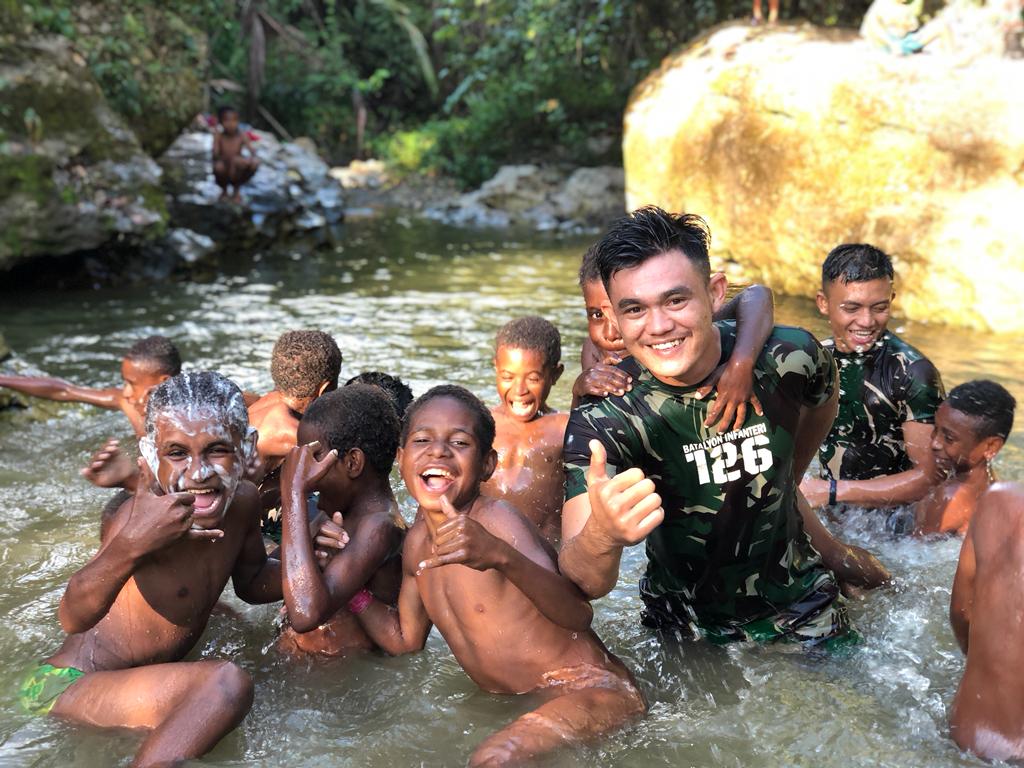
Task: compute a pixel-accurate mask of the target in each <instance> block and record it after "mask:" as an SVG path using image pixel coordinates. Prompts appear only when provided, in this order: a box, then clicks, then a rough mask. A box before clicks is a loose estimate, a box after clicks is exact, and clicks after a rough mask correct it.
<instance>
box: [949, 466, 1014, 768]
mask: <svg viewBox="0 0 1024 768" xmlns="http://www.w3.org/2000/svg"><path fill="white" fill-rule="evenodd" d="M1021 572H1024V486H1021V485H1020V484H1018V483H996V484H995V485H993V486H992V487H991V488H990V489H989V490H988V491H987V492H986V493H984V494H983V495H982V496H981V498H980V499H979V500H978V510H977V512H976V513H975V515H974V520H973V522H972V523H971V525H970V528H969V529H968V531H967V536H966V537H965V538H964V544H963V547H962V548H961V550H960V562H959V564H958V565H957V569H956V577H955V578H954V581H953V595H952V599H951V601H950V606H949V621H950V623H951V624H952V626H953V634H954V635H955V636H956V640H957V642H958V643H959V644H960V649H961V650H962V651H963V652H964V654H966V656H967V664H966V666H965V668H964V676H963V679H962V680H961V681H960V687H959V688H958V689H957V692H956V697H955V698H954V699H953V706H952V707H951V709H950V715H949V730H950V735H951V736H952V737H953V741H955V742H956V743H957V744H958V745H959V746H960V747H961V748H962V749H966V750H969V751H971V752H974V753H975V754H976V755H978V756H980V757H983V758H986V759H989V760H1006V761H1012V762H1018V761H1022V760H1024V643H1022V642H1021V640H1022V638H1024V625H1022V617H1024V592H1022V591H1021V589H1020V574H1021Z"/></svg>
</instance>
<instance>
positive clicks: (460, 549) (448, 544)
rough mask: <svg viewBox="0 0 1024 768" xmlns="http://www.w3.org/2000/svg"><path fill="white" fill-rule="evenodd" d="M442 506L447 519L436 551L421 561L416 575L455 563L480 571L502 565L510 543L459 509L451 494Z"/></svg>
mask: <svg viewBox="0 0 1024 768" xmlns="http://www.w3.org/2000/svg"><path fill="white" fill-rule="evenodd" d="M441 509H442V510H443V511H444V516H445V518H446V519H445V521H444V522H443V523H441V525H440V526H439V527H438V529H437V533H436V534H435V536H434V554H433V556H432V557H430V558H428V559H426V560H424V561H422V562H421V563H420V564H419V568H418V569H417V571H416V575H417V576H418V575H419V574H421V573H422V572H423V571H425V570H427V569H428V568H437V567H439V566H442V565H451V564H453V563H458V564H459V565H465V566H468V567H469V568H473V569H474V570H477V571H486V570H488V569H490V568H497V567H499V565H500V562H501V555H502V549H503V548H505V547H507V546H508V545H507V544H506V543H505V542H504V541H502V540H501V539H499V538H497V537H496V536H494V535H492V534H490V533H488V531H487V529H486V528H484V527H483V526H482V525H480V523H478V522H477V521H476V520H472V519H470V517H469V515H467V514H466V513H464V512H457V511H456V510H455V507H453V506H452V503H451V502H450V501H448V497H447V496H442V497H441Z"/></svg>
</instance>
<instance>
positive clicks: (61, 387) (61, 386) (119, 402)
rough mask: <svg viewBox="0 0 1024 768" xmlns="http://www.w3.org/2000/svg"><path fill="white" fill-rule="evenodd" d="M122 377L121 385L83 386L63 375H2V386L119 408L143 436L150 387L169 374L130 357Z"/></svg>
mask: <svg viewBox="0 0 1024 768" xmlns="http://www.w3.org/2000/svg"><path fill="white" fill-rule="evenodd" d="M121 377H122V378H123V379H124V385H123V386H122V387H121V388H116V387H109V388H106V389H95V388H93V387H80V386H78V385H77V384H72V383H71V382H69V381H64V380H63V379H55V378H42V377H35V376H0V387H10V388H11V389H14V390H16V391H18V392H24V393H26V394H28V395H32V396H33V397H42V398H45V399H47V400H57V401H61V402H71V403H88V404H89V405H95V406H99V407H100V408H109V409H111V410H120V411H121V412H122V413H123V414H124V415H125V416H127V417H128V421H130V422H131V425H132V429H134V430H135V434H136V436H141V435H142V433H143V421H144V419H145V411H146V401H147V400H148V399H149V393H150V390H152V389H153V387H155V386H156V385H158V384H160V383H161V382H163V381H165V380H166V379H168V378H170V377H169V376H168V375H167V374H166V373H160V372H158V371H157V369H156V368H155V367H154V366H153V364H152V363H150V362H149V361H146V360H133V359H131V358H127V357H126V358H124V360H122V361H121Z"/></svg>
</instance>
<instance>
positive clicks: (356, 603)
mask: <svg viewBox="0 0 1024 768" xmlns="http://www.w3.org/2000/svg"><path fill="white" fill-rule="evenodd" d="M372 602H373V593H372V592H370V590H368V589H367V588H366V587H363V588H362V589H360V590H359V591H358V592H356V593H355V594H354V595H352V599H351V600H349V601H348V612H349V613H355V614H360V613H362V612H363V611H365V610H366V609H367V608H369V607H370V603H372Z"/></svg>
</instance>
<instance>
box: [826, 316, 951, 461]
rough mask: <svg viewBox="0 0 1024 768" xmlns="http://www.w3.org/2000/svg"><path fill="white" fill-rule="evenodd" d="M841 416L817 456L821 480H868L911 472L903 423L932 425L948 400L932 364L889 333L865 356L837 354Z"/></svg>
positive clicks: (831, 344)
mask: <svg viewBox="0 0 1024 768" xmlns="http://www.w3.org/2000/svg"><path fill="white" fill-rule="evenodd" d="M823 345H824V346H825V347H826V348H828V349H831V350H833V355H834V356H835V358H836V362H837V363H838V364H839V414H838V415H837V416H836V420H835V422H834V423H833V424H832V431H831V432H829V434H828V437H827V438H825V442H824V443H823V444H822V446H821V450H820V451H819V452H818V460H819V461H820V462H821V476H822V477H824V478H833V477H834V478H836V479H837V480H839V479H840V478H841V479H844V480H866V479H868V478H872V477H878V476H880V475H894V474H896V473H897V472H904V471H906V470H908V469H910V468H911V467H913V464H912V462H911V461H910V458H909V457H908V456H907V449H906V444H905V443H904V441H903V422H905V421H919V422H923V423H925V424H932V423H934V421H935V411H937V410H938V408H939V404H940V403H941V402H942V401H943V399H944V398H945V392H944V391H943V389H942V379H941V378H940V377H939V372H938V371H937V370H936V369H935V366H934V365H932V363H931V361H930V360H929V359H928V358H927V357H925V356H924V355H922V354H921V353H920V352H918V351H917V350H916V349H914V348H913V347H912V346H910V345H909V344H907V343H906V342H905V341H903V340H902V339H900V338H899V337H898V336H896V335H894V334H892V333H889V332H888V331H886V332H885V333H883V334H882V336H881V337H880V338H879V339H878V341H876V342H875V343H874V344H873V345H872V346H871V348H870V349H869V350H868V351H867V352H863V353H858V352H839V351H838V350H835V349H834V348H835V342H834V341H833V340H832V339H829V340H828V341H826V342H824V344H823Z"/></svg>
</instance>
